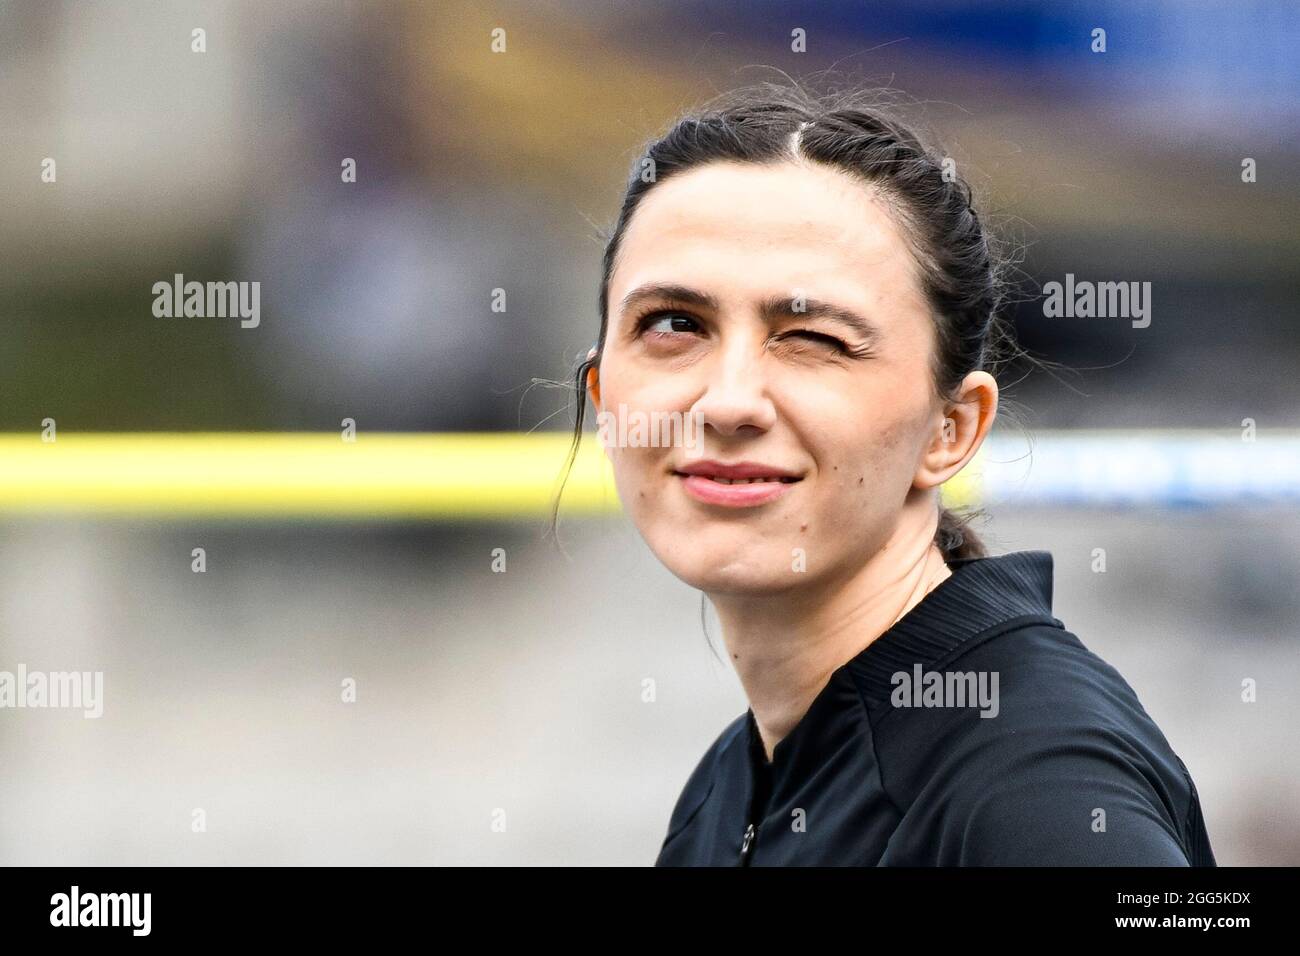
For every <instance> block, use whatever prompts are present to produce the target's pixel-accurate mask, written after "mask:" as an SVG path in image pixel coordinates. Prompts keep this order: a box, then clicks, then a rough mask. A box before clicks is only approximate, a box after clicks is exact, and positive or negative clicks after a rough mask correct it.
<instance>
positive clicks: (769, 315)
mask: <svg viewBox="0 0 1300 956" xmlns="http://www.w3.org/2000/svg"><path fill="white" fill-rule="evenodd" d="M659 301H664V302H681V303H684V304H686V305H694V306H699V307H701V308H706V309H712V310H714V311H715V312H716V311H720V310H721V308H722V306H721V303H719V302H718V300H717V298H716V297H715V296H712V295H710V294H709V293H707V292H701V291H700V290H698V289H692V288H690V287H689V286H684V285H673V284H671V283H650V284H648V285H643V286H639V287H638V288H636V289H633V290H632V291H631V292H629V293H628V294H627V295H626V296H624V297H623V302H622V305H621V306H620V310H621V311H622V312H623V313H624V314H626V313H627V311H628V310H630V309H632V308H634V307H635V306H638V305H642V304H647V303H649V302H659ZM758 310H759V314H760V315H762V317H763V320H764V321H766V322H770V321H772V320H773V319H777V318H787V317H797V318H809V319H825V320H828V321H831V322H837V323H839V324H840V325H843V326H846V327H847V328H849V329H852V330H853V331H854V332H856V333H857V334H858V335H859V336H860V337H861V338H862V339H864V340H866V341H867V342H875V341H877V340H878V339H879V338H880V337H881V336H880V328H879V327H878V326H877V325H876V324H875V323H874V322H871V321H870V320H868V319H867V318H865V317H864V316H862V315H859V314H858V313H857V312H854V311H853V310H852V309H846V308H845V307H844V306H841V305H836V304H835V303H833V302H823V301H821V300H820V299H809V298H806V297H805V298H804V300H803V309H802V310H800V311H796V310H795V307H794V297H793V296H783V295H773V296H768V297H767V298H766V299H764V300H763V302H762V303H761V304H760V305H759V309H758Z"/></svg>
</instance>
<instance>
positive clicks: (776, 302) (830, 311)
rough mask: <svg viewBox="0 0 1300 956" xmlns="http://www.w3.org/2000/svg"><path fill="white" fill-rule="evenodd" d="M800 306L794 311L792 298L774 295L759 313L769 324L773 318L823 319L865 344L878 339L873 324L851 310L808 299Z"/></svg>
mask: <svg viewBox="0 0 1300 956" xmlns="http://www.w3.org/2000/svg"><path fill="white" fill-rule="evenodd" d="M802 305H803V308H802V309H801V310H800V311H795V307H794V297H793V296H780V295H774V296H772V297H771V298H769V299H766V300H765V301H764V302H763V305H762V307H761V309H760V311H761V312H762V313H763V318H764V319H765V320H767V321H769V322H770V321H771V320H772V319H775V318H786V317H792V318H808V319H825V320H827V321H830V322H838V323H839V324H840V325H843V326H847V327H848V328H850V329H852V330H853V331H854V332H856V333H857V334H858V335H859V336H861V337H862V339H863V340H864V341H866V342H875V341H877V340H879V338H880V329H879V328H877V327H876V325H875V323H873V322H871V321H869V320H868V319H866V318H865V317H863V316H861V315H859V314H858V313H856V312H854V311H853V310H852V309H846V308H844V307H843V306H841V305H835V304H834V303H833V302H822V301H820V300H819V299H808V298H805V299H804V300H803V302H802Z"/></svg>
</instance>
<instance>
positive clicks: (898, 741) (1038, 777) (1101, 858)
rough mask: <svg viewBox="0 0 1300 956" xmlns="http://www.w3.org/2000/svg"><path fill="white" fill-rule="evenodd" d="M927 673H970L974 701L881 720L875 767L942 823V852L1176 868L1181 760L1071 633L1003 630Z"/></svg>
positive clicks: (1188, 848)
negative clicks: (880, 758)
mask: <svg viewBox="0 0 1300 956" xmlns="http://www.w3.org/2000/svg"><path fill="white" fill-rule="evenodd" d="M1058 623H1059V622H1058ZM934 670H935V671H936V672H937V673H939V674H942V675H943V677H944V680H945V682H946V683H947V684H948V685H949V686H956V685H958V684H960V683H961V682H962V681H963V679H964V680H966V681H967V682H968V683H971V684H972V686H975V685H976V682H977V681H978V682H982V684H978V686H982V687H984V688H985V690H986V694H985V698H984V699H985V702H986V706H984V707H983V708H982V710H973V709H971V708H969V707H968V708H960V707H947V708H944V707H941V708H938V709H935V710H933V711H930V712H927V711H925V710H924V709H921V710H915V711H914V712H913V713H912V714H911V715H909V717H907V718H903V719H901V720H900V718H898V717H891V718H890V721H889V723H890V724H892V726H890V727H889V733H888V735H887V736H888V738H889V740H888V742H887V743H885V746H884V750H885V752H886V753H887V754H892V755H893V758H894V764H895V765H894V767H892V768H891V767H889V766H888V765H887V766H886V767H885V769H886V775H887V779H888V772H889V771H890V770H891V769H892V770H893V771H894V780H895V782H896V783H897V784H898V785H899V786H900V787H903V788H905V789H906V791H908V792H907V793H905V794H902V795H900V798H901V800H902V801H903V802H904V803H905V804H910V805H911V810H910V811H909V814H910V815H911V816H912V817H913V818H914V819H916V818H924V819H925V820H926V822H927V826H930V827H939V828H940V829H941V830H942V831H943V832H945V833H946V834H947V837H948V838H947V840H946V841H944V843H945V845H946V847H947V851H948V852H949V853H951V854H953V856H954V859H953V861H952V862H959V863H961V864H962V865H972V864H973V865H980V864H981V863H987V864H999V863H1000V864H1005V863H1017V862H1021V863H1027V864H1032V863H1034V862H1036V861H1037V862H1042V861H1044V860H1046V861H1049V862H1053V863H1069V862H1072V863H1079V864H1109V865H1187V863H1188V861H1189V859H1191V858H1192V857H1194V856H1196V855H1197V853H1196V851H1195V850H1193V849H1192V847H1193V846H1194V845H1199V843H1200V841H1201V838H1202V837H1203V830H1201V831H1200V832H1197V830H1198V828H1199V827H1200V826H1201V823H1200V809H1199V804H1198V798H1197V795H1196V788H1195V785H1194V783H1193V782H1192V780H1191V776H1190V774H1189V773H1188V772H1187V769H1186V766H1185V765H1184V764H1183V762H1182V760H1181V759H1180V758H1179V757H1178V756H1177V754H1176V753H1175V752H1174V750H1173V748H1172V747H1171V746H1170V745H1169V742H1168V740H1167V739H1166V738H1165V736H1164V734H1163V733H1162V732H1161V730H1160V728H1159V727H1158V726H1157V725H1156V723H1155V721H1154V720H1152V718H1151V716H1150V715H1149V714H1148V713H1147V711H1146V710H1145V708H1143V706H1142V704H1141V702H1140V701H1139V699H1138V696H1137V694H1136V692H1135V691H1134V690H1133V688H1132V687H1131V686H1130V685H1129V684H1128V682H1127V681H1126V680H1125V679H1124V678H1123V677H1122V676H1121V675H1120V673H1119V671H1118V670H1116V668H1114V667H1113V666H1111V665H1110V664H1109V663H1108V662H1106V661H1105V660H1103V659H1102V658H1101V657H1099V656H1098V655H1097V654H1095V653H1093V652H1092V651H1091V650H1089V649H1088V648H1087V647H1086V646H1085V645H1084V644H1083V642H1082V641H1081V640H1080V639H1079V638H1078V636H1076V635H1075V634H1074V633H1072V632H1071V631H1068V630H1066V629H1065V628H1064V627H1063V626H1062V627H1055V626H1050V625H1044V624H1034V625H1029V626H1026V627H1022V628H1013V629H1010V630H1008V631H1006V632H1004V633H1002V634H999V635H997V636H996V637H994V638H991V639H989V640H985V641H982V642H979V643H978V644H976V645H974V646H972V647H970V648H968V649H966V650H965V651H964V652H962V653H959V654H957V655H954V656H953V657H952V659H951V660H948V661H942V662H937V663H936V665H935V667H934ZM972 679H974V680H972ZM1205 845H1206V853H1207V854H1208V841H1206V844H1205ZM1192 862H1195V860H1192Z"/></svg>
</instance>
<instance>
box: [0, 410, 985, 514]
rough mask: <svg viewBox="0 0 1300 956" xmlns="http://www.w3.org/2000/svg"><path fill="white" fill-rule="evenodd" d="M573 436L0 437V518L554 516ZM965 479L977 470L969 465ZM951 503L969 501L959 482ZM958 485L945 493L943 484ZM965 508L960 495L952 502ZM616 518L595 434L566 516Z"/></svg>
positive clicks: (578, 466) (564, 508) (966, 486)
mask: <svg viewBox="0 0 1300 956" xmlns="http://www.w3.org/2000/svg"><path fill="white" fill-rule="evenodd" d="M569 442H570V436H569V435H566V434H562V433H558V432H541V433H529V434H517V433H441V434H419V433H406V432H390V433H381V434H380V433H377V434H367V433H364V432H363V433H358V434H357V436H356V439H355V441H353V442H345V441H343V439H342V437H341V436H340V435H339V434H337V433H277V432H240V433H224V432H193V433H173V432H131V433H97V434H77V433H68V432H66V431H65V432H61V433H58V435H57V438H56V440H54V441H51V442H46V441H42V439H41V435H40V434H39V433H23V434H0V512H8V513H10V514H51V513H54V514H57V513H89V514H137V515H151V516H158V517H186V516H218V517H219V516H238V517H248V518H277V517H337V518H371V517H373V518H466V519H474V518H521V517H541V516H546V515H549V514H550V509H551V504H552V501H553V498H554V494H555V492H556V490H557V486H558V481H559V479H560V478H561V477H562V474H563V470H564V463H565V460H566V457H567V455H568V451H569ZM968 471H971V469H968ZM959 479H960V480H957V479H954V481H951V482H949V483H948V486H945V501H948V502H949V503H953V502H954V495H953V494H952V492H953V491H954V490H955V491H957V492H962V491H966V492H967V494H966V495H962V494H957V495H956V496H955V497H956V498H957V499H960V498H962V497H967V496H968V495H969V490H970V488H971V487H972V486H971V484H970V482H971V479H970V478H967V477H965V473H963V475H962V476H959ZM949 486H953V487H949ZM957 503H960V500H958V501H957ZM619 509H620V504H619V500H618V493H617V491H616V489H615V486H614V481H613V474H612V471H611V469H610V466H609V461H608V459H607V458H606V456H605V454H604V452H603V450H602V449H601V447H600V443H599V441H598V440H597V438H596V436H595V435H594V434H588V435H585V436H584V437H583V441H582V445H581V446H580V448H579V451H578V457H577V459H576V461H575V462H574V466H573V471H572V472H571V473H570V475H569V477H568V480H567V482H566V484H565V487H564V493H563V496H562V498H561V513H562V514H565V515H573V514H580V515H581V514H607V513H613V512H617V511H618V510H619Z"/></svg>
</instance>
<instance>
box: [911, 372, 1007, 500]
mask: <svg viewBox="0 0 1300 956" xmlns="http://www.w3.org/2000/svg"><path fill="white" fill-rule="evenodd" d="M941 411H942V415H941V416H940V418H939V419H938V421H937V422H936V423H935V428H934V434H933V435H932V437H931V440H930V442H929V444H927V445H926V447H925V451H924V453H923V454H922V456H921V462H920V466H919V467H918V468H917V471H916V477H915V478H914V479H913V485H914V486H915V487H918V488H936V487H938V486H939V485H941V484H943V483H944V482H945V481H947V480H948V479H949V478H951V477H952V476H953V475H955V474H957V472H959V471H961V470H962V469H963V468H965V467H966V464H967V463H968V462H969V461H970V460H971V459H972V458H974V457H975V453H976V452H977V451H979V448H980V445H982V444H983V443H984V437H985V436H986V435H987V434H988V433H989V429H991V428H992V427H993V420H994V419H995V418H997V414H998V383H997V381H996V380H995V379H994V378H993V376H992V375H990V374H989V373H988V372H971V373H970V374H969V375H967V376H966V378H965V379H963V381H962V384H961V387H960V388H959V389H958V392H957V396H956V398H954V399H953V400H952V401H951V402H948V403H946V404H945V405H944V407H943V409H942V410H941Z"/></svg>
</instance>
